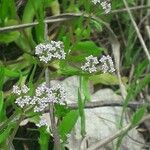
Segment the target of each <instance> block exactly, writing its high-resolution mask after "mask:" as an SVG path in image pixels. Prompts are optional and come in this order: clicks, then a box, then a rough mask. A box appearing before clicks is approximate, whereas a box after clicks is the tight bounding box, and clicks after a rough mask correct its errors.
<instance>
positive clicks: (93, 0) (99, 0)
mask: <svg viewBox="0 0 150 150" xmlns="http://www.w3.org/2000/svg"><path fill="white" fill-rule="evenodd" d="M100 2H101V0H92V3H94V4H95V5H96V4H97V3H100Z"/></svg>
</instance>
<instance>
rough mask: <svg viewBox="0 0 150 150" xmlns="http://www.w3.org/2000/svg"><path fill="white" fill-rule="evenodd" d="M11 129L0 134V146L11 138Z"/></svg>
mask: <svg viewBox="0 0 150 150" xmlns="http://www.w3.org/2000/svg"><path fill="white" fill-rule="evenodd" d="M11 129H12V127H10V126H9V127H8V128H7V129H5V130H4V131H3V132H2V133H0V144H2V143H3V142H4V141H5V140H6V139H7V138H8V137H9V135H10V131H11Z"/></svg>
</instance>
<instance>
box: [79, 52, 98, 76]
mask: <svg viewBox="0 0 150 150" xmlns="http://www.w3.org/2000/svg"><path fill="white" fill-rule="evenodd" d="M85 59H86V63H85V64H84V65H83V66H81V69H82V70H84V71H88V72H90V73H93V72H96V71H97V68H96V65H97V64H98V63H99V62H98V59H97V57H93V55H90V56H88V57H86V58H85Z"/></svg>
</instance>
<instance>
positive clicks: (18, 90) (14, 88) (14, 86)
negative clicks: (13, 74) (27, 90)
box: [12, 85, 21, 95]
mask: <svg viewBox="0 0 150 150" xmlns="http://www.w3.org/2000/svg"><path fill="white" fill-rule="evenodd" d="M12 92H13V93H14V94H17V95H20V94H21V90H20V88H19V87H18V86H17V85H13V91H12Z"/></svg>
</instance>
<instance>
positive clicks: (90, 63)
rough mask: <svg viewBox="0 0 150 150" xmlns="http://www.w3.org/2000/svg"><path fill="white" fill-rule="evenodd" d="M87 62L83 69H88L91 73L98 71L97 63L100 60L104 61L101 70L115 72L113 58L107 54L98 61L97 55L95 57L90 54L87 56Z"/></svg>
mask: <svg viewBox="0 0 150 150" xmlns="http://www.w3.org/2000/svg"><path fill="white" fill-rule="evenodd" d="M86 61H87V62H86V63H85V64H84V65H83V66H81V69H82V70H83V71H88V72H89V73H93V72H96V71H97V67H96V65H97V64H99V61H100V62H101V63H102V66H101V70H102V72H103V73H106V72H114V71H115V68H114V63H113V61H112V58H111V57H110V56H109V55H107V56H104V55H103V56H102V57H101V58H100V60H99V61H98V59H97V57H93V55H90V56H88V57H86Z"/></svg>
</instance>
